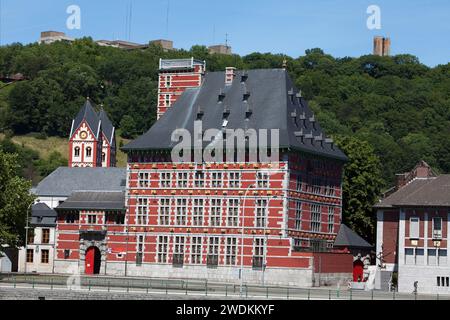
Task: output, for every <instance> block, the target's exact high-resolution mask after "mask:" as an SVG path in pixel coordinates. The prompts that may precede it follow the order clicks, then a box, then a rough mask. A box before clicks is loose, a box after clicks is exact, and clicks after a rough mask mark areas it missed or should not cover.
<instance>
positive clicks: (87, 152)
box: [86, 147, 92, 157]
mask: <svg viewBox="0 0 450 320" xmlns="http://www.w3.org/2000/svg"><path fill="white" fill-rule="evenodd" d="M86 157H92V148H91V147H87V148H86Z"/></svg>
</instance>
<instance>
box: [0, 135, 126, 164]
mask: <svg viewBox="0 0 450 320" xmlns="http://www.w3.org/2000/svg"><path fill="white" fill-rule="evenodd" d="M4 137H5V135H4V134H2V133H0V140H2V139H3V138H4ZM12 141H13V142H14V143H16V144H18V145H21V146H23V147H26V148H30V149H32V150H34V151H36V152H38V153H39V157H40V158H42V159H48V157H49V155H50V153H52V152H54V151H58V152H59V153H60V154H62V155H63V157H64V158H68V157H69V149H68V148H69V147H68V144H69V142H68V139H66V138H59V137H49V138H46V139H38V138H36V137H35V136H33V135H25V136H14V137H13V138H12ZM120 141H123V144H124V145H125V144H127V143H128V141H129V140H126V139H122V138H118V145H117V146H118V147H119V145H120ZM126 164H127V158H126V154H125V153H123V152H122V151H120V150H119V151H118V154H117V166H118V167H126Z"/></svg>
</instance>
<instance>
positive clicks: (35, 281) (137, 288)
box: [0, 274, 450, 300]
mask: <svg viewBox="0 0 450 320" xmlns="http://www.w3.org/2000/svg"><path fill="white" fill-rule="evenodd" d="M0 286H7V287H8V288H28V289H36V290H38V289H47V290H77V291H84V292H105V293H109V292H116V293H133V294H142V295H145V294H157V295H177V296H180V295H183V296H186V299H189V296H205V297H213V298H229V299H233V298H243V299H274V300H275V299H280V300H291V299H292V300H450V296H449V295H426V294H420V293H418V294H404V293H398V292H383V291H376V290H374V291H362V290H350V289H348V288H341V289H339V288H333V289H327V288H296V287H274V286H257V285H249V284H244V285H243V286H242V287H241V286H240V285H239V284H226V283H214V282H209V281H207V280H203V281H202V280H181V279H143V278H142V279H138V278H112V277H89V276H75V277H68V276H58V275H45V276H41V275H29V274H27V275H20V274H0Z"/></svg>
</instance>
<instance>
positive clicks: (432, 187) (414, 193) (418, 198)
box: [374, 175, 450, 208]
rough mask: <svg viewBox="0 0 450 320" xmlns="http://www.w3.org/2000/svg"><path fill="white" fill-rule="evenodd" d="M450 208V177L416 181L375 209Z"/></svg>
mask: <svg viewBox="0 0 450 320" xmlns="http://www.w3.org/2000/svg"><path fill="white" fill-rule="evenodd" d="M424 206H425V207H426V206H434V207H450V175H440V176H438V177H435V178H427V179H415V180H413V181H411V182H410V183H409V184H407V185H406V186H404V187H402V188H400V189H399V190H397V191H396V192H394V193H393V194H391V195H390V196H388V197H386V198H385V199H382V200H381V201H380V202H379V203H377V204H375V205H374V207H375V208H392V207H424Z"/></svg>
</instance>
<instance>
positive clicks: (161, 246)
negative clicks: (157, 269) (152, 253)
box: [156, 236, 169, 263]
mask: <svg viewBox="0 0 450 320" xmlns="http://www.w3.org/2000/svg"><path fill="white" fill-rule="evenodd" d="M156 255H157V261H158V263H167V261H168V256H169V236H158V243H157V254H156Z"/></svg>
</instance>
